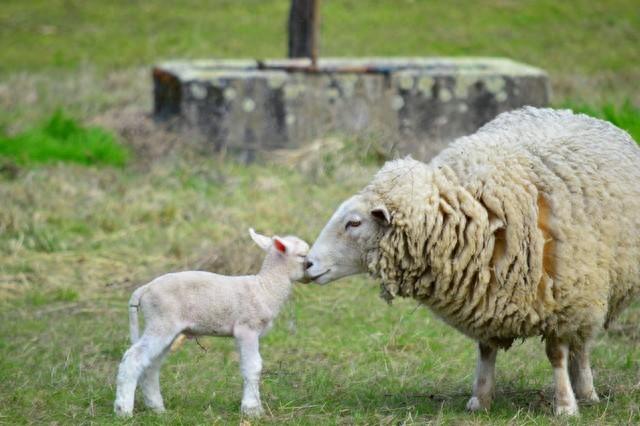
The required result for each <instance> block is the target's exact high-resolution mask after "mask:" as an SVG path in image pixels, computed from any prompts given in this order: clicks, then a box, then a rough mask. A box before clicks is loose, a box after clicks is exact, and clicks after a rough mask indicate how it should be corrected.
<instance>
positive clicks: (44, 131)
mask: <svg viewBox="0 0 640 426" xmlns="http://www.w3.org/2000/svg"><path fill="white" fill-rule="evenodd" d="M3 158H4V159H11V160H13V161H14V162H16V163H17V164H20V165H24V164H29V163H46V162H53V161H68V162H74V163H80V164H85V165H93V164H99V165H112V166H123V165H124V164H125V163H126V161H127V159H128V152H127V150H126V148H125V147H123V146H122V145H119V144H118V143H117V142H116V139H115V137H114V136H113V135H112V134H111V133H109V132H108V131H106V130H104V129H101V128H98V127H84V126H82V125H80V124H79V123H78V122H77V121H76V120H74V119H72V118H70V117H68V116H66V115H65V114H64V113H63V112H62V111H58V112H56V113H54V114H53V116H51V118H50V119H49V120H47V121H46V122H45V123H43V124H42V125H40V126H39V127H37V128H35V129H32V130H27V131H25V132H22V133H19V134H17V135H15V136H6V135H1V134H0V159H3Z"/></svg>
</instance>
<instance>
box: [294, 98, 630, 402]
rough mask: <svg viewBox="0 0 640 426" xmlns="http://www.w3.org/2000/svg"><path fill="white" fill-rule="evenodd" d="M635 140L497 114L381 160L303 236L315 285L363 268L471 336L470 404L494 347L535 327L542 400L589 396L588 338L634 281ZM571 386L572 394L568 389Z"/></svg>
mask: <svg viewBox="0 0 640 426" xmlns="http://www.w3.org/2000/svg"><path fill="white" fill-rule="evenodd" d="M639 182H640V149H639V148H638V147H637V146H636V144H635V143H634V141H633V140H632V139H631V137H630V136H629V135H628V134H627V133H625V132H624V131H622V130H620V129H618V128H616V127H615V126H613V125H611V124H609V123H607V122H604V121H601V120H597V119H594V118H590V117H587V116H585V115H576V114H573V113H572V112H571V111H566V110H564V111H557V110H552V109H536V108H524V109H521V110H518V111H514V112H508V113H504V114H501V115H500V116H498V117H497V118H496V119H495V120H493V121H492V122H490V123H488V124H487V125H485V126H484V127H482V128H481V129H480V130H479V131H478V132H477V133H475V134H473V135H471V136H467V137H462V138H460V139H458V140H457V141H455V142H454V143H452V145H450V146H449V147H448V148H447V149H446V150H444V151H443V152H442V153H440V155H438V156H437V157H436V158H434V159H433V160H432V161H431V162H430V163H429V164H425V163H421V162H418V161H415V160H412V159H411V158H405V159H401V160H395V161H390V162H388V163H387V164H385V165H384V167H383V168H382V169H381V170H380V171H379V172H378V173H377V174H376V175H375V177H374V178H373V180H372V181H371V183H370V184H369V185H368V186H366V187H365V188H364V189H363V190H362V191H361V192H359V193H358V194H356V195H355V196H353V197H351V198H349V199H348V200H346V201H345V202H344V203H343V204H342V205H341V206H340V207H339V208H338V210H337V211H336V212H335V213H334V215H333V216H332V217H331V219H330V220H329V222H328V223H327V225H326V226H325V228H324V229H323V230H322V232H321V233H320V235H319V237H318V239H317V241H316V242H315V244H314V245H313V247H312V248H311V251H310V253H309V256H308V258H307V264H306V268H307V272H306V273H307V276H308V278H309V279H311V280H314V281H316V282H317V283H320V284H324V283H328V282H330V281H333V280H336V279H338V278H341V277H345V276H347V275H352V274H356V273H361V272H367V271H368V272H369V273H371V274H372V275H373V276H375V277H378V278H381V279H382V296H383V297H384V298H386V299H387V300H389V301H390V300H391V299H393V298H394V297H396V296H401V297H413V298H415V299H417V300H419V301H420V302H421V303H423V304H425V305H427V306H428V307H429V308H431V309H432V310H433V311H434V312H435V313H436V314H437V315H438V316H440V317H441V318H443V319H444V320H445V321H446V322H447V323H448V324H450V325H452V326H453V327H455V328H457V329H458V330H460V331H461V332H463V333H464V334H466V335H467V336H469V337H471V338H472V339H474V340H476V341H477V342H478V348H479V358H478V364H477V369H476V375H475V380H474V383H473V394H472V397H471V399H470V400H469V402H468V404H467V408H468V409H469V410H472V411H475V410H479V409H486V408H489V406H490V405H491V399H492V396H493V389H494V371H495V370H494V366H495V361H496V354H497V350H498V349H499V348H504V349H507V348H509V346H510V345H511V344H512V342H513V341H514V340H515V339H518V338H526V337H531V336H538V335H539V336H542V337H543V338H544V340H545V342H546V353H547V356H548V359H549V361H550V363H551V365H552V366H553V376H554V387H555V404H554V408H555V413H556V414H568V415H574V414H577V413H578V406H577V403H576V396H577V398H579V399H585V400H589V401H597V400H598V396H597V394H596V392H595V390H594V387H593V377H592V374H591V367H590V361H589V347H590V343H591V342H592V340H593V338H594V336H595V335H596V334H597V333H598V331H599V330H600V329H602V328H603V327H606V326H607V324H608V323H609V322H610V321H611V320H612V319H613V318H614V317H616V315H618V314H619V313H620V311H621V310H622V309H623V308H624V307H625V306H626V305H627V304H628V303H629V302H630V301H631V300H632V298H633V297H634V296H637V295H638V293H640V214H639V213H638V212H640V184H639ZM574 392H575V394H574Z"/></svg>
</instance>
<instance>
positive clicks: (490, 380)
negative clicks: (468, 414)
mask: <svg viewBox="0 0 640 426" xmlns="http://www.w3.org/2000/svg"><path fill="white" fill-rule="evenodd" d="M497 354H498V350H497V349H495V348H493V347H491V346H489V345H486V344H484V343H478V364H477V366H476V377H475V379H474V380H473V394H472V396H471V399H469V402H467V410H469V411H478V410H487V409H489V408H490V407H491V400H492V399H493V390H494V388H495V370H496V369H495V367H496V356H497Z"/></svg>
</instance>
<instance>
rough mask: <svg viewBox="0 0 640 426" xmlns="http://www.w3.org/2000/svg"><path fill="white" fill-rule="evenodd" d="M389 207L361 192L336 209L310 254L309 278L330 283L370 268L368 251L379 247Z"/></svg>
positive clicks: (308, 257) (307, 266) (308, 259)
mask: <svg viewBox="0 0 640 426" xmlns="http://www.w3.org/2000/svg"><path fill="white" fill-rule="evenodd" d="M389 223H390V217H389V212H388V211H387V208H386V207H385V206H384V205H382V204H381V203H379V202H377V201H376V200H374V199H371V198H368V197H365V196H364V195H362V194H358V195H355V196H353V197H351V198H349V199H348V200H347V201H345V202H344V203H342V205H341V206H340V207H339V208H338V210H336V212H335V213H334V214H333V216H332V217H331V219H330V220H329V222H328V223H327V224H326V226H325V227H324V229H323V230H322V231H321V232H320V235H319V236H318V239H317V240H316V242H315V243H314V244H313V246H312V247H311V251H310V252H309V255H308V256H307V261H306V264H305V267H306V278H307V279H308V280H312V281H315V282H316V283H318V284H327V283H329V282H331V281H334V280H337V279H338V278H342V277H346V276H349V275H354V274H359V273H363V272H366V271H367V265H366V257H367V253H368V252H369V251H371V250H374V249H376V248H377V244H378V241H379V239H380V237H381V235H382V233H383V232H384V230H385V228H386V227H388V226H389Z"/></svg>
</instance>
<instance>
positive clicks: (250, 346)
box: [233, 327, 263, 416]
mask: <svg viewBox="0 0 640 426" xmlns="http://www.w3.org/2000/svg"><path fill="white" fill-rule="evenodd" d="M233 334H234V337H235V338H236V345H237V347H238V351H239V352H240V370H241V371H242V378H243V379H244V386H243V392H242V404H241V406H240V410H241V411H242V414H246V415H248V416H259V415H261V414H262V412H263V410H262V404H261V403H260V372H261V371H262V358H261V357H260V351H259V347H260V334H259V332H257V331H255V330H251V329H249V328H246V327H236V329H235V330H234V333H233Z"/></svg>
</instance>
